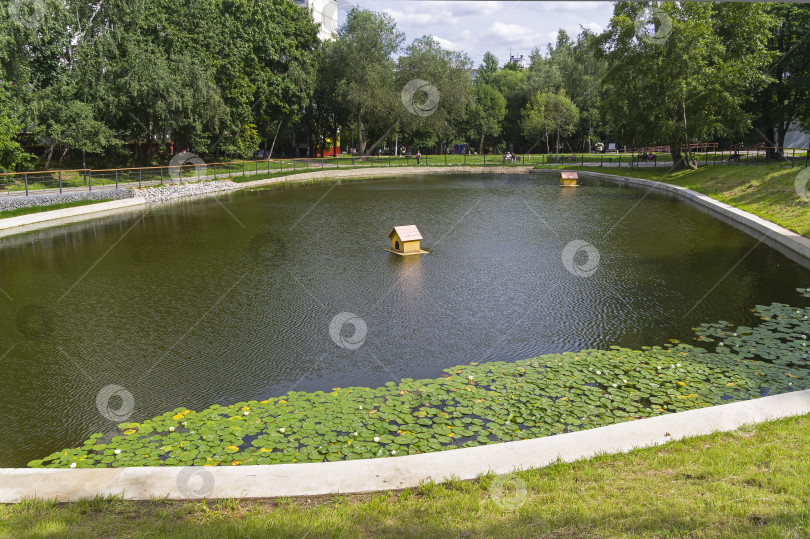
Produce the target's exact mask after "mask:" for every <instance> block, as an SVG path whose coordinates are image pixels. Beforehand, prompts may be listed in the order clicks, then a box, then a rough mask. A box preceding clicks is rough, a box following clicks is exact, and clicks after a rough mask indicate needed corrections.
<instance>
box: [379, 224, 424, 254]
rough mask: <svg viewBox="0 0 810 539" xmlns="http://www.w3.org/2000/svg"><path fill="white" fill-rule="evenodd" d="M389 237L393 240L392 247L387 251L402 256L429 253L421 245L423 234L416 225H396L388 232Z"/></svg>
mask: <svg viewBox="0 0 810 539" xmlns="http://www.w3.org/2000/svg"><path fill="white" fill-rule="evenodd" d="M388 239H389V240H391V248H390V249H386V251H388V252H390V253H394V254H397V255H402V256H407V255H421V254H424V253H427V251H423V250H422V247H421V246H420V245H419V242H420V241H422V234H420V233H419V229H418V228H416V225H407V226H395V227H394V228H393V229H392V230H391V233H390V234H388Z"/></svg>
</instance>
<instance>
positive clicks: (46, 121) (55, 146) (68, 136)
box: [34, 84, 119, 169]
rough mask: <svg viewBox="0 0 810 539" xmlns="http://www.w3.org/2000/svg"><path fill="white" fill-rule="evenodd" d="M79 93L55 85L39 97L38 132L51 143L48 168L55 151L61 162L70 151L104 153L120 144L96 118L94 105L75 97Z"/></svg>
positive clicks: (37, 106)
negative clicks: (106, 149) (58, 153)
mask: <svg viewBox="0 0 810 539" xmlns="http://www.w3.org/2000/svg"><path fill="white" fill-rule="evenodd" d="M74 95H75V90H74V89H72V88H71V87H70V86H69V85H68V84H57V85H53V86H51V87H49V88H46V89H45V90H41V91H39V92H37V94H36V122H37V127H36V129H35V130H34V133H35V134H36V135H38V136H40V137H41V138H42V139H43V140H44V141H45V142H46V143H47V144H48V153H47V158H46V161H45V168H46V169H47V168H49V167H50V164H51V159H52V157H53V155H54V150H58V151H60V155H59V160H60V161H61V160H62V159H63V158H64V157H65V154H67V152H68V151H70V150H74V149H75V150H80V151H82V152H88V153H101V152H102V151H103V150H104V149H105V148H109V147H112V146H115V145H116V144H119V141H118V140H117V139H116V138H115V136H114V135H113V132H112V131H111V130H110V128H108V127H107V126H106V125H105V124H104V123H103V122H101V121H99V120H97V119H96V117H95V114H94V112H93V107H92V105H90V104H88V103H84V102H82V101H78V100H76V99H74V98H73V96H74Z"/></svg>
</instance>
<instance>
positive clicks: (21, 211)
mask: <svg viewBox="0 0 810 539" xmlns="http://www.w3.org/2000/svg"><path fill="white" fill-rule="evenodd" d="M110 200H112V199H104V200H76V201H74V202H64V203H62V204H51V205H50V206H31V207H28V208H17V209H16V210H6V211H0V219H6V218H8V217H19V216H20V215H28V214H31V213H41V212H44V211H51V210H61V209H63V208H73V207H75V206H88V205H90V204H98V203H100V202H110Z"/></svg>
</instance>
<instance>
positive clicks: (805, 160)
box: [804, 148, 810, 168]
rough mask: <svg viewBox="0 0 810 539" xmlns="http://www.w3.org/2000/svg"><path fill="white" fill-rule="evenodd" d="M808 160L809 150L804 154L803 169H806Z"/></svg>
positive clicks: (809, 157) (809, 156)
mask: <svg viewBox="0 0 810 539" xmlns="http://www.w3.org/2000/svg"><path fill="white" fill-rule="evenodd" d="M808 159H810V148H808V149H807V151H806V152H804V168H807V160H808Z"/></svg>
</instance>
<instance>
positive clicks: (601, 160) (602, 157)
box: [599, 154, 605, 168]
mask: <svg viewBox="0 0 810 539" xmlns="http://www.w3.org/2000/svg"><path fill="white" fill-rule="evenodd" d="M603 166H605V156H604V155H602V154H599V167H600V168H601V167H603Z"/></svg>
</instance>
